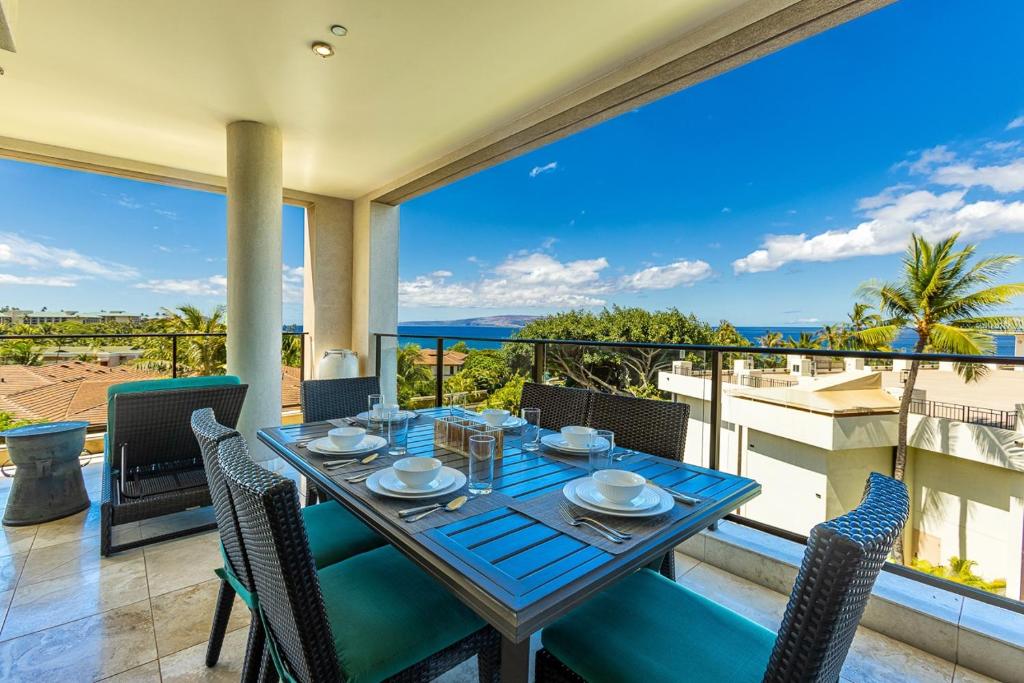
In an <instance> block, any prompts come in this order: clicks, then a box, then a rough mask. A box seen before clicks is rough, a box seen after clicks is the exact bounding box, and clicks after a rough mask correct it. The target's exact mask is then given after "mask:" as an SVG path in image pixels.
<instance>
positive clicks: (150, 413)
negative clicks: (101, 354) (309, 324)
mask: <svg viewBox="0 0 1024 683" xmlns="http://www.w3.org/2000/svg"><path fill="white" fill-rule="evenodd" d="M199 379H206V380H211V379H222V378H185V379H183V380H162V381H160V382H148V383H145V386H141V387H137V390H132V391H126V392H125V393H117V390H118V389H119V387H116V386H115V387H111V399H110V406H109V407H108V410H109V411H110V412H111V415H110V420H109V423H110V427H109V428H108V432H107V453H106V457H105V458H104V464H103V485H102V502H101V505H100V553H101V554H102V555H103V556H104V557H106V556H108V555H110V554H111V553H113V552H117V551H120V550H127V549H129V548H134V547H137V546H140V545H144V544H147V543H156V542H157V541H163V540H167V539H170V538H176V537H179V536H185V535H188V534H193V533H197V532H200V531H208V530H210V529H213V528H214V527H215V526H216V524H215V523H207V524H202V525H199V526H197V527H192V528H188V529H181V530H177V531H173V532H170V533H166V534H161V535H159V536H153V537H149V538H143V539H138V540H134V541H131V542H128V543H123V544H120V545H117V546H115V545H113V543H112V536H113V527H116V526H118V525H121V524H128V523H130V522H137V521H140V520H143V519H151V518H153V517H160V516H162V515H168V514H172V513H175V512H183V511H185V510H191V509H193V508H197V507H204V506H207V505H210V504H211V503H212V500H211V498H210V489H209V487H208V485H207V480H206V472H205V471H204V469H203V458H202V454H201V453H200V450H199V444H198V443H197V442H196V439H195V436H194V435H193V434H192V428H191V418H192V413H193V412H194V411H196V410H199V409H200V408H213V409H214V410H216V411H217V414H218V415H220V416H221V419H223V420H224V423H225V424H226V425H228V426H229V427H232V428H233V427H234V426H235V425H236V424H237V422H238V415H239V413H241V411H242V402H243V401H244V400H245V392H246V390H247V389H248V386H247V385H245V384H238V383H237V380H234V382H235V383H224V384H218V385H212V386H188V385H187V384H185V385H183V386H182V385H180V384H174V383H175V382H178V383H184V382H186V381H187V380H193V381H197V380H199ZM223 379H224V380H225V382H227V381H228V380H230V379H233V378H223ZM140 384H141V383H140ZM122 386H123V385H122ZM163 386H168V387H176V386H180V388H168V389H166V390H164V389H159V388H157V389H156V390H149V387H163Z"/></svg>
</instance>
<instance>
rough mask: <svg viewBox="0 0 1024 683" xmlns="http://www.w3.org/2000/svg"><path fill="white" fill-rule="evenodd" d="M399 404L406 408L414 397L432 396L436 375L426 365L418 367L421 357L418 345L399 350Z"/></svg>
mask: <svg viewBox="0 0 1024 683" xmlns="http://www.w3.org/2000/svg"><path fill="white" fill-rule="evenodd" d="M397 355H398V359H397V367H398V369H397V373H398V403H400V404H401V405H403V406H405V405H406V404H407V402H408V400H409V399H411V398H413V397H414V396H423V395H432V394H433V392H434V373H433V372H431V370H430V368H429V367H427V366H426V365H417V364H416V361H417V360H418V359H419V357H420V346H419V345H418V344H406V345H405V346H402V347H400V348H399V349H398V354H397Z"/></svg>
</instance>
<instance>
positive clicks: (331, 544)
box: [302, 501, 387, 569]
mask: <svg viewBox="0 0 1024 683" xmlns="http://www.w3.org/2000/svg"><path fill="white" fill-rule="evenodd" d="M302 520H303V521H304V522H305V523H306V536H307V537H309V549H310V551H312V553H313V560H314V561H315V562H316V568H317V569H323V568H324V567H326V566H328V565H331V564H334V563H336V562H341V561H342V560H347V559H348V558H350V557H352V556H353V555H358V554H359V553H365V552H366V551H367V550H373V549H374V548H379V547H381V546H382V545H386V544H387V541H385V540H384V538H383V537H382V536H380V535H378V534H377V533H375V532H374V531H373V530H372V529H370V527H368V526H366V525H365V524H363V523H362V522H361V521H359V520H358V519H357V518H356V517H355V515H353V514H352V513H351V512H349V511H348V510H346V509H345V508H343V507H342V506H341V505H339V504H338V503H336V502H334V501H328V502H326V503H318V504H317V505H308V506H306V507H304V508H302Z"/></svg>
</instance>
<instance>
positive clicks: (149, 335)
mask: <svg viewBox="0 0 1024 683" xmlns="http://www.w3.org/2000/svg"><path fill="white" fill-rule="evenodd" d="M308 334H309V333H308V332H282V333H281V336H282V337H300V338H302V343H301V344H300V345H299V370H300V373H301V375H302V376H303V377H305V376H306V336H307V335H308ZM204 337H225V338H226V337H227V333H226V332H119V333H105V334H99V333H97V334H2V335H0V344H2V343H3V342H6V341H20V340H31V341H37V342H43V343H50V344H51V345H52V346H56V347H57V351H58V352H59V351H60V348H61V347H62V346H70V344H67V343H66V342H67V341H68V340H75V339H79V340H86V339H92V340H97V339H100V340H102V339H169V340H170V342H171V353H170V356H171V358H170V371H171V377H178V375H179V374H180V370H181V365H182V364H181V363H180V362H179V358H178V342H179V340H181V339H190V338H204ZM95 351H96V352H97V353H100V352H102V351H103V349H102V348H99V345H97V348H96V349H95ZM44 352H45V350H44ZM6 358H7V357H6V356H4V355H3V354H2V353H0V364H7V365H15V364H14V363H6Z"/></svg>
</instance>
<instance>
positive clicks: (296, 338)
mask: <svg viewBox="0 0 1024 683" xmlns="http://www.w3.org/2000/svg"><path fill="white" fill-rule="evenodd" d="M303 341H304V340H303V337H302V335H301V334H283V335H281V362H282V363H283V364H284V365H287V366H288V367H291V368H298V367H301V366H302V342H303Z"/></svg>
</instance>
